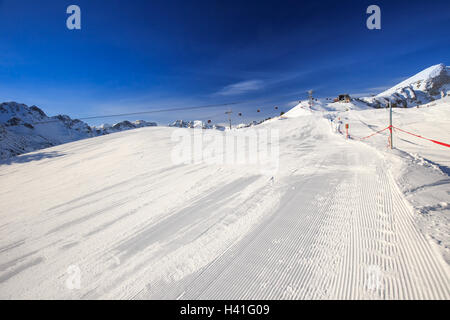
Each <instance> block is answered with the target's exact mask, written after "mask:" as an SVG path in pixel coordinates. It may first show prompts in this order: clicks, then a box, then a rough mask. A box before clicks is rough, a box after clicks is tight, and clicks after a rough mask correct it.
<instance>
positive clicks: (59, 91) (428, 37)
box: [0, 0, 450, 124]
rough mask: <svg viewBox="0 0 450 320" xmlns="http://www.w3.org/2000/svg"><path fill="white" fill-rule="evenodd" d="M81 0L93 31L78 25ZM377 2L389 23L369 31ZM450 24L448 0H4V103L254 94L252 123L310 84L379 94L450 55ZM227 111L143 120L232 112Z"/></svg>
mask: <svg viewBox="0 0 450 320" xmlns="http://www.w3.org/2000/svg"><path fill="white" fill-rule="evenodd" d="M71 4H77V5H79V6H80V8H81V12H82V22H81V23H82V29H81V30H76V31H72V30H68V29H67V28H66V18H67V17H68V15H67V14H66V8H67V7H68V6H69V5H71ZM371 4H377V5H379V6H380V7H381V14H382V29H381V30H368V29H367V28H366V19H367V17H368V15H367V14H366V8H367V7H368V6H369V5H371ZM448 30H450V1H448V0H444V1H440V0H433V1H423V0H422V1H414V0H409V1H373V0H372V1H364V0H359V1H357V0H355V1H349V0H343V1H299V0H296V1H263V0H259V1H249V0H247V1H211V0H209V1H186V0H184V1H168V0H166V1H143V0H142V1H139V0H135V1H132V0H128V1H121V0H108V1H104V0H86V1H85V0H71V1H65V0H55V1H50V0H40V1H32V0H27V1H26V0H0V37H1V41H0V100H1V101H18V102H23V103H26V104H29V105H33V104H35V105H38V106H40V107H41V108H42V109H43V110H44V111H46V112H47V113H48V114H50V115H55V114H59V113H63V114H68V115H70V116H72V117H86V116H92V115H103V114H115V113H121V112H124V113H125V112H136V111H141V110H149V109H164V108H171V107H183V106H198V105H208V104H219V103H225V102H235V101H247V103H245V104H243V105H240V106H236V107H234V108H233V109H234V111H235V112H242V113H243V114H244V120H251V119H256V118H258V116H261V114H258V113H256V110H257V109H258V108H259V109H262V110H263V111H264V112H263V115H264V116H266V115H271V114H272V113H273V114H275V112H276V111H275V110H274V108H273V106H275V105H277V106H279V109H288V106H289V105H290V103H292V101H296V100H301V99H305V97H306V91H307V90H308V89H314V90H315V92H316V95H317V96H318V97H333V96H336V95H337V94H339V93H347V92H348V93H351V94H354V95H363V94H370V93H377V92H380V91H382V90H383V89H384V88H386V87H389V86H392V85H394V84H395V83H397V82H399V81H401V80H403V79H404V78H406V77H409V76H411V75H413V74H414V73H416V72H419V71H421V70H422V69H425V68H426V67H429V66H431V65H434V64H438V63H441V62H442V63H445V64H449V61H448V56H449V53H450V37H449V36H448ZM223 111H224V110H223V108H217V109H207V110H201V111H199V110H197V111H186V112H177V113H175V114H174V113H170V114H169V113H166V114H158V115H151V116H150V115H146V116H139V118H141V119H145V120H155V121H158V122H161V123H167V122H169V121H171V120H175V119H177V118H183V119H204V120H206V119H210V118H211V119H213V120H214V121H220V120H222V118H223ZM134 118H136V117H133V118H132V119H129V120H135V119H134ZM119 120H123V119H107V120H98V121H97V120H96V121H92V122H90V123H91V124H99V123H101V122H106V121H107V122H115V121H119Z"/></svg>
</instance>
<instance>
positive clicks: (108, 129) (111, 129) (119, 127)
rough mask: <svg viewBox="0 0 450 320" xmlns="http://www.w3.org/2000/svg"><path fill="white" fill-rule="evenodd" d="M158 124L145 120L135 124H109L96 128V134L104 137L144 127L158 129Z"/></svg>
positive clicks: (127, 122) (125, 122) (137, 121)
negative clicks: (104, 135)
mask: <svg viewBox="0 0 450 320" xmlns="http://www.w3.org/2000/svg"><path fill="white" fill-rule="evenodd" d="M157 125H158V124H157V123H156V122H148V121H144V120H136V121H134V122H130V121H127V120H125V121H122V122H119V123H116V124H114V125H111V124H109V123H105V124H102V125H101V126H98V127H94V129H95V131H96V134H98V135H102V134H109V133H115V132H119V131H125V130H132V129H137V128H143V127H156V126H157Z"/></svg>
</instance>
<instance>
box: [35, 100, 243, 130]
mask: <svg viewBox="0 0 450 320" xmlns="http://www.w3.org/2000/svg"><path fill="white" fill-rule="evenodd" d="M246 102H248V101H240V102H228V103H221V104H210V105H204V106H193V107H179V108H169V109H159V110H148V111H140V112H130V113H119V114H111V115H101V116H90V117H82V118H76V119H74V120H94V119H105V118H118V117H127V116H134V115H141V114H153V113H164V112H174V111H184V110H198V109H207V108H218V107H225V106H231V105H238V104H243V103H246ZM58 121H59V120H57V119H55V120H48V121H38V122H33V123H32V124H44V123H51V122H58Z"/></svg>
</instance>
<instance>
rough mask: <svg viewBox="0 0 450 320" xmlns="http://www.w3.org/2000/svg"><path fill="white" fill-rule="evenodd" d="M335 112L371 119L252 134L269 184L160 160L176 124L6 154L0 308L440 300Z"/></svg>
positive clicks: (363, 150) (252, 174)
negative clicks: (80, 302) (262, 137)
mask: <svg viewBox="0 0 450 320" xmlns="http://www.w3.org/2000/svg"><path fill="white" fill-rule="evenodd" d="M424 110H425V109H424ZM430 110H431V108H430ZM371 111H374V110H371ZM379 111H384V110H379ZM405 111H410V110H405ZM443 112H446V111H443ZM344 114H348V116H349V119H350V117H353V116H354V117H355V119H358V121H359V123H360V131H361V133H363V132H366V131H368V130H369V129H370V128H372V127H368V125H369V124H370V125H371V121H372V119H376V118H370V115H369V113H367V112H366V111H357V110H351V111H348V112H347V111H324V110H322V111H310V110H306V109H304V108H299V107H296V108H294V109H293V110H292V111H291V112H288V113H286V115H285V116H283V117H280V118H279V119H272V120H269V121H266V122H264V123H263V124H261V125H259V126H257V127H255V128H257V129H258V130H269V131H271V132H275V131H276V132H279V137H280V140H279V152H280V155H279V168H278V170H277V171H276V172H274V173H271V174H270V175H267V172H264V171H261V168H260V167H258V166H255V165H250V164H245V163H243V164H234V165H225V164H214V163H213V162H208V163H206V162H200V163H195V164H175V163H173V162H172V160H171V153H172V151H173V149H174V147H175V146H176V142H175V141H174V140H173V139H172V138H171V137H172V134H173V132H174V130H182V131H183V132H186V134H191V133H192V132H193V130H191V129H175V128H142V129H136V130H132V131H127V132H120V133H117V134H114V135H107V136H101V137H95V138H92V139H86V140H81V141H77V142H73V143H69V144H64V145H60V146H57V147H53V148H49V149H45V150H41V151H38V152H34V153H29V154H25V155H22V156H19V157H16V158H13V161H10V162H9V163H7V164H2V165H0V185H1V186H2V188H0V234H1V235H2V237H1V239H0V298H6V299H10V298H22V299H29V298H48V299H55V298H62V299H76V298H83V299H90V298H94V299H104V298H113V299H119V298H127V299H129V298H133V299H145V298H154V299H160V298H170V299H175V298H178V299H192V298H194V299H196V298H205V299H216V298H221V299H225V298H232V299H243V298H250V299H254V298H260V299H267V298H276V299H309V298H311V299H432V298H436V299H449V298H450V290H449V289H450V271H449V266H448V264H447V263H446V262H445V261H444V259H443V257H442V255H441V254H440V252H439V251H438V248H437V246H436V243H435V242H433V241H431V240H430V239H429V238H428V235H427V233H426V232H424V230H423V229H422V228H421V225H420V223H418V221H417V219H416V218H417V215H418V214H417V212H416V211H415V210H414V208H413V207H412V206H411V205H410V204H409V203H408V202H407V201H406V198H405V196H404V194H403V193H402V190H401V189H400V188H399V186H398V184H397V182H396V181H398V180H397V178H396V177H397V175H396V172H395V171H394V170H396V168H397V167H396V166H392V165H390V162H391V158H392V157H394V156H396V155H395V154H393V153H392V154H391V153H389V152H386V151H385V150H384V149H380V148H379V146H378V145H374V146H371V145H369V144H366V143H362V142H358V141H347V140H345V139H343V137H342V135H340V134H336V132H335V130H334V128H336V125H333V123H334V122H336V121H339V120H338V118H339V117H342V116H343V115H344ZM445 114H446V116H447V119H448V113H445ZM360 115H363V116H361V118H359V117H360ZM364 116H367V117H368V118H370V120H371V121H370V122H366V124H367V125H366V126H365V127H364V123H363V121H364ZM433 117H434V116H433ZM331 120H333V121H331ZM405 121H406V120H405ZM355 122H356V120H355ZM380 122H381V117H380ZM402 125H403V126H404V125H405V124H402ZM355 127H356V125H355ZM255 128H244V129H240V130H232V131H228V134H232V135H235V136H236V137H238V136H240V135H243V134H246V133H248V132H249V130H254V129H255ZM352 128H353V125H352ZM208 131H210V130H208ZM358 133H359V132H358ZM210 134H212V135H224V134H225V133H224V132H220V131H216V130H211V131H210ZM355 134H356V132H355ZM433 147H435V146H433ZM433 150H435V149H433ZM401 163H403V162H401ZM442 178H443V179H444V177H442ZM25 195H26V196H25ZM442 201H443V200H442ZM78 271H79V273H78ZM76 275H80V276H81V278H80V280H81V282H80V285H79V287H78V286H77V285H75V286H74V285H73V284H74V282H73V281H72V280H74V276H76ZM76 283H77V282H75V284H76Z"/></svg>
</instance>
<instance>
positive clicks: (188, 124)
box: [169, 120, 225, 131]
mask: <svg viewBox="0 0 450 320" xmlns="http://www.w3.org/2000/svg"><path fill="white" fill-rule="evenodd" d="M169 127H177V128H195V129H215V130H221V131H224V130H225V127H224V126H221V125H218V124H208V123H205V122H203V121H201V120H194V121H185V120H176V121H174V122H172V123H170V124H169Z"/></svg>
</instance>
